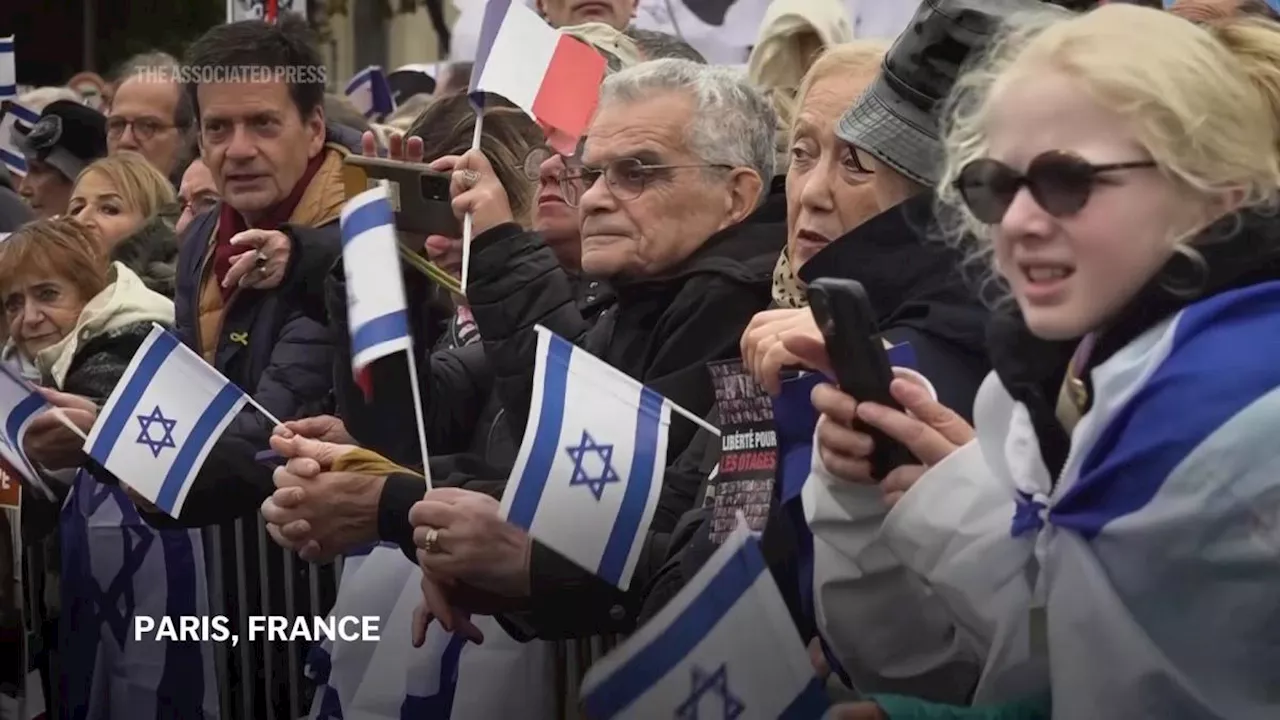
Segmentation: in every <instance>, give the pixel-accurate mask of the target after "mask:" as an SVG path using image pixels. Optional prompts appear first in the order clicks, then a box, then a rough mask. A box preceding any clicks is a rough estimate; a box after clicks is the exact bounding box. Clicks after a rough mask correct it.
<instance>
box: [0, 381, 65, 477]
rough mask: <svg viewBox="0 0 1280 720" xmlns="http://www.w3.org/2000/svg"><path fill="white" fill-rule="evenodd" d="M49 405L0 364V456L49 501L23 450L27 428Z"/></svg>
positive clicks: (28, 384) (34, 390)
mask: <svg viewBox="0 0 1280 720" xmlns="http://www.w3.org/2000/svg"><path fill="white" fill-rule="evenodd" d="M47 407H49V403H48V402H47V401H46V400H45V399H44V396H43V395H41V394H40V393H38V392H36V389H35V387H34V386H33V385H32V384H31V383H29V382H27V381H26V380H25V379H24V378H22V377H21V376H20V375H19V374H18V373H17V372H16V371H14V369H13V368H11V367H9V365H8V364H6V363H0V418H3V422H4V425H3V427H0V457H2V458H4V461H5V463H7V464H8V465H9V467H10V468H12V469H13V470H14V471H15V472H17V473H18V474H19V475H21V476H22V478H23V480H25V481H26V483H27V484H28V485H29V486H30V487H31V488H33V489H35V490H36V491H38V492H40V493H42V494H44V495H45V497H46V498H48V499H50V500H52V499H53V498H54V497H55V495H54V494H53V491H51V490H50V489H49V487H48V486H47V485H45V483H44V480H43V479H41V477H40V473H39V472H37V471H36V468H35V465H33V464H32V463H31V461H30V460H29V459H27V453H26V451H25V450H23V449H22V443H23V440H24V439H25V438H26V436H27V428H29V427H30V426H31V421H32V420H34V419H35V417H36V415H38V414H39V413H40V411H41V410H44V409H45V408H47Z"/></svg>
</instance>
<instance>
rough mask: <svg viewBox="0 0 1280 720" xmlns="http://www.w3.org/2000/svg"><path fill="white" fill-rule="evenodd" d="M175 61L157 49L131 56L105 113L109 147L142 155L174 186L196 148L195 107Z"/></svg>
mask: <svg viewBox="0 0 1280 720" xmlns="http://www.w3.org/2000/svg"><path fill="white" fill-rule="evenodd" d="M180 80H181V78H180V66H179V65H178V61H177V59H175V58H173V57H172V56H170V55H167V54H165V53H161V52H154V53H145V54H142V55H136V56H134V57H132V58H130V59H129V61H128V62H126V63H125V65H124V66H123V67H122V68H121V70H120V72H119V73H118V77H117V79H116V82H115V91H114V92H113V93H112V95H111V107H110V109H109V110H108V111H107V149H108V151H109V152H111V153H112V154H115V153H117V152H119V151H121V150H132V151H133V152H136V153H140V154H141V155H142V156H143V157H145V158H146V159H147V162H149V163H151V164H152V166H154V167H155V168H156V169H157V170H159V171H160V172H162V173H164V174H165V176H166V177H168V178H169V179H170V180H172V181H173V184H174V186H177V185H178V184H179V183H180V182H181V180H182V172H183V170H185V169H186V167H187V163H189V162H190V160H191V155H192V150H193V149H194V148H195V142H194V138H193V134H194V127H195V107H194V106H193V104H192V101H191V96H190V95H188V94H187V93H185V92H183V90H182V84H181V82H180Z"/></svg>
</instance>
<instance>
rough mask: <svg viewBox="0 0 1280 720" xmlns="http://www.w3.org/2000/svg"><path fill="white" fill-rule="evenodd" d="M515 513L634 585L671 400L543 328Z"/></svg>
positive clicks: (510, 493) (579, 557) (508, 497)
mask: <svg viewBox="0 0 1280 720" xmlns="http://www.w3.org/2000/svg"><path fill="white" fill-rule="evenodd" d="M537 333H538V355H537V366H536V368H535V370H534V388H533V395H532V399H531V401H530V406H529V407H530V408H531V409H532V411H531V412H530V414H529V423H528V425H527V427H526V428H525V433H524V442H523V443H522V444H521V446H520V451H519V453H518V454H517V456H516V463H515V467H514V468H513V469H512V472H511V480H510V481H509V483H508V485H507V489H506V491H505V492H504V493H503V496H502V510H503V512H504V514H505V517H506V518H507V520H508V521H509V522H511V523H512V524H514V525H518V526H519V527H522V528H525V529H526V530H528V531H529V534H530V535H532V536H533V537H535V538H537V539H538V540H540V541H541V542H543V543H545V544H546V545H547V546H548V547H550V548H552V549H554V550H555V551H557V552H559V553H560V554H562V555H564V556H565V557H566V558H569V559H570V560H573V561H574V562H576V563H578V564H579V565H581V566H582V567H584V568H586V569H588V570H590V571H592V572H594V573H596V574H597V575H599V576H600V577H601V578H603V579H605V580H607V581H609V582H611V583H613V584H614V585H617V586H618V587H620V588H622V589H624V590H625V589H626V588H627V587H628V585H629V584H630V582H631V575H632V574H633V573H634V572H635V566H636V562H637V561H638V560H639V557H640V550H641V548H642V547H643V545H644V539H645V537H646V535H647V533H648V531H649V523H650V522H651V521H652V520H653V515H654V512H655V510H656V509H657V505H658V494H659V492H660V491H661V489H662V476H663V473H664V471H665V470H666V457H667V433H668V430H669V428H670V425H671V404H670V403H669V402H668V401H667V400H666V399H665V398H663V397H662V396H661V395H659V394H658V393H656V392H654V391H653V390H650V389H649V388H646V387H645V386H643V385H641V384H640V383H639V382H637V381H635V380H634V379H632V378H630V377H628V376H626V375H624V374H623V373H621V372H619V371H618V370H616V369H614V368H613V367H610V366H609V364H608V363H605V362H604V361H602V360H600V359H598V358H596V357H594V356H592V355H591V353H588V352H587V351H585V350H582V349H581V348H577V347H574V346H573V344H572V343H570V342H569V341H567V340H565V339H564V338H561V337H559V336H558V335H556V334H554V333H552V332H551V331H550V330H547V329H546V328H543V327H538V328H537Z"/></svg>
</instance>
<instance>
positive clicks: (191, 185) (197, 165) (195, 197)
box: [176, 159, 218, 235]
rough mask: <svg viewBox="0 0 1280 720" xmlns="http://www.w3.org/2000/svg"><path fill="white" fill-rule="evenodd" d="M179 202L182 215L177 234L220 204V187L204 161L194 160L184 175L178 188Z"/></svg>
mask: <svg viewBox="0 0 1280 720" xmlns="http://www.w3.org/2000/svg"><path fill="white" fill-rule="evenodd" d="M178 200H179V201H180V202H181V203H182V215H180V216H178V224H177V227H176V229H177V232H178V234H179V235H181V234H182V231H183V230H186V229H187V226H188V225H190V224H191V221H192V220H194V219H195V217H196V216H197V215H201V214H203V213H206V212H208V211H210V210H212V209H213V208H214V206H215V205H217V204H218V186H217V185H216V184H215V183H214V181H213V173H211V172H209V167H208V166H207V165H205V164H204V161H203V160H199V159H197V160H193V161H192V162H191V164H190V165H188V166H187V170H186V172H184V173H182V185H181V186H179V187H178Z"/></svg>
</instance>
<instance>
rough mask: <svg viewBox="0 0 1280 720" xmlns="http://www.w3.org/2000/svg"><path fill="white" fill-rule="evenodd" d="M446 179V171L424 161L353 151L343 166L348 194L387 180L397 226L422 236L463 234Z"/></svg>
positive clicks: (451, 236)
mask: <svg viewBox="0 0 1280 720" xmlns="http://www.w3.org/2000/svg"><path fill="white" fill-rule="evenodd" d="M449 179H450V175H449V173H442V172H437V171H435V170H432V169H431V166H429V165H425V164H423V163H412V162H403V161H400V160H387V159H385V158H376V157H365V156H363V155H355V154H352V155H348V156H347V157H346V159H345V160H344V161H343V167H342V180H343V185H344V186H345V188H346V192H347V197H348V198H352V197H355V196H356V195H359V194H360V193H362V192H364V191H365V190H368V189H370V188H372V187H376V186H377V184H378V182H379V181H380V180H386V181H388V183H389V184H390V192H389V193H388V195H389V197H390V200H391V207H392V209H393V210H394V211H395V216H396V229H397V230H401V231H403V232H406V233H413V234H415V235H421V236H422V237H423V238H425V237H426V236H428V235H443V236H445V237H449V238H460V237H462V223H460V222H459V221H458V218H457V217H456V216H455V215H454V214H453V205H452V204H451V197H450V195H449Z"/></svg>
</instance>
